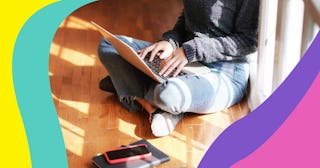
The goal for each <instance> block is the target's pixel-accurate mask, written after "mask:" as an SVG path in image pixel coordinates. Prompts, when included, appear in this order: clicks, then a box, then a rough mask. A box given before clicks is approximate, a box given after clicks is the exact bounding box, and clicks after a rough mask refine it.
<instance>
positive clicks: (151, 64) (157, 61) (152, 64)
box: [143, 53, 186, 79]
mask: <svg viewBox="0 0 320 168" xmlns="http://www.w3.org/2000/svg"><path fill="white" fill-rule="evenodd" d="M150 55H151V53H148V54H147V55H146V56H145V57H144V59H143V61H144V62H145V63H146V64H147V65H148V67H149V68H150V69H151V70H152V72H153V73H155V74H156V75H158V76H159V77H161V78H162V79H167V78H170V77H172V76H173V74H174V72H175V70H173V71H172V72H171V73H170V74H169V75H168V76H167V77H163V76H160V75H159V72H160V64H161V59H160V58H159V57H158V56H156V57H154V59H153V61H152V62H150V61H149V58H150ZM181 75H186V73H184V72H182V71H181V72H180V73H179V74H178V76H181Z"/></svg>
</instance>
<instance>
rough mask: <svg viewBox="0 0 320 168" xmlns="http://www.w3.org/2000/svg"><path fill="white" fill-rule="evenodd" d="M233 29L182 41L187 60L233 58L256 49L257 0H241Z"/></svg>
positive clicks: (214, 60) (205, 60)
mask: <svg viewBox="0 0 320 168" xmlns="http://www.w3.org/2000/svg"><path fill="white" fill-rule="evenodd" d="M239 6H240V7H239V9H238V13H237V17H236V19H235V26H234V31H233V32H232V33H231V34H229V35H227V36H222V37H213V38H210V37H194V38H193V39H191V40H189V41H187V42H185V43H183V49H184V51H185V53H186V56H187V59H188V61H189V62H195V61H204V62H207V63H210V62H216V61H220V60H235V59H237V58H240V57H242V56H245V55H248V54H250V53H252V52H254V51H256V49H257V45H258V16H259V0H243V1H242V4H240V5H239Z"/></svg>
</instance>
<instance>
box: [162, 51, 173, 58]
mask: <svg viewBox="0 0 320 168" xmlns="http://www.w3.org/2000/svg"><path fill="white" fill-rule="evenodd" d="M171 54H172V51H170V50H168V49H167V50H164V51H163V52H162V53H161V54H160V55H159V58H160V59H166V58H168V57H169V56H170V55H171Z"/></svg>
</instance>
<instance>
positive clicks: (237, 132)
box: [199, 33, 320, 168]
mask: <svg viewBox="0 0 320 168" xmlns="http://www.w3.org/2000/svg"><path fill="white" fill-rule="evenodd" d="M319 53H320V33H318V35H317V36H316V38H315V40H314V41H313V43H312V44H311V46H310V47H309V49H308V51H307V52H306V53H305V55H304V57H303V58H302V59H301V60H300V62H299V63H298V65H297V66H296V67H295V69H294V70H293V71H292V72H291V74H290V75H289V76H288V77H287V79H286V80H285V81H284V82H283V83H282V84H281V86H280V87H279V88H278V89H277V90H276V91H275V92H274V93H273V94H272V95H271V96H270V97H269V98H268V99H267V100H266V101H265V102H264V103H263V104H262V105H261V106H259V107H258V108H257V109H256V110H254V111H253V112H252V113H250V114H249V115H248V116H246V117H244V118H243V119H241V120H239V121H238V122H236V123H234V124H233V125H231V126H230V127H228V128H227V129H226V130H225V131H224V132H223V133H222V134H221V135H220V136H219V137H218V138H217V139H216V141H215V142H214V143H213V144H212V145H211V147H210V148H209V150H208V151H207V153H206V154H205V156H204V158H203V159H202V161H201V162H200V165H199V167H204V168H207V167H215V168H225V167H230V166H231V165H233V164H234V163H236V162H237V161H239V160H241V159H243V158H244V157H246V156H248V155H249V154H250V153H251V152H253V151H254V150H255V149H257V148H258V147H259V146H261V145H262V144H263V143H264V142H265V141H266V140H267V139H268V138H269V137H270V136H271V135H272V134H273V133H274V132H275V131H276V130H277V129H278V128H279V127H280V126H281V124H282V123H283V122H284V121H285V120H286V119H287V117H288V116H289V115H290V114H291V112H292V111H293V110H294V108H295V107H296V106H297V105H298V103H299V102H300V100H301V99H302V97H303V96H304V95H305V93H306V92H307V90H308V89H309V87H310V86H311V84H312V82H313V81H314V79H315V78H316V76H317V74H318V73H319V70H320V54H319Z"/></svg>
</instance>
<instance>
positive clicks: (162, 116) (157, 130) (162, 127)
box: [151, 109, 183, 137]
mask: <svg viewBox="0 0 320 168" xmlns="http://www.w3.org/2000/svg"><path fill="white" fill-rule="evenodd" d="M182 118H183V113H180V114H177V115H175V114H171V113H168V112H165V111H162V110H160V109H157V110H156V111H155V112H154V113H152V114H151V130H152V133H153V135H154V136H156V137H163V136H167V135H169V134H170V133H172V132H173V130H174V128H175V127H176V125H177V124H178V122H179V121H180V120H181V119H182Z"/></svg>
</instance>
